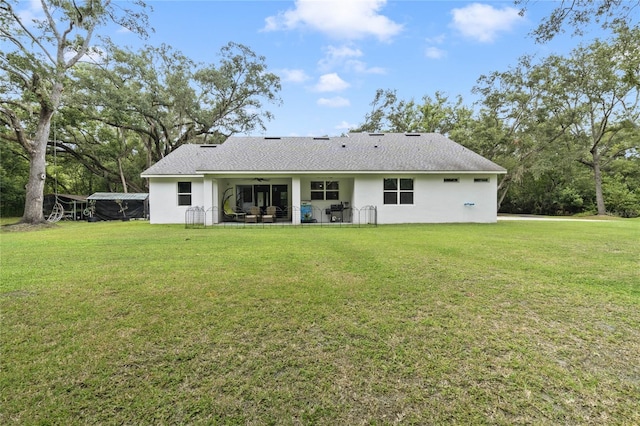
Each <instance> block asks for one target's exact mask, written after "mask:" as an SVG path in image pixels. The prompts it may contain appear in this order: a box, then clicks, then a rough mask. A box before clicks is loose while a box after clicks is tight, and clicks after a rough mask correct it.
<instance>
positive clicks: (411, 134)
mask: <svg viewBox="0 0 640 426" xmlns="http://www.w3.org/2000/svg"><path fill="white" fill-rule="evenodd" d="M404 135H405V136H420V133H405V134H404Z"/></svg>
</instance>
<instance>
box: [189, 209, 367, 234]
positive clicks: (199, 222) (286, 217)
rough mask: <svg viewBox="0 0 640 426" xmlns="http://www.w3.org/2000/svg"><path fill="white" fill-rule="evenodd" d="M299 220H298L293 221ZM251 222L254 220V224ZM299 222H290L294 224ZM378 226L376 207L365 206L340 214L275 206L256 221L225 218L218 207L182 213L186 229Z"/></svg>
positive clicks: (242, 218)
mask: <svg viewBox="0 0 640 426" xmlns="http://www.w3.org/2000/svg"><path fill="white" fill-rule="evenodd" d="M294 219H299V220H294ZM254 220H255V221H254ZM298 221H299V222H300V223H294V222H298ZM377 225H378V209H377V207H376V206H372V205H368V206H363V207H361V208H357V207H349V208H345V209H344V210H342V211H331V210H330V209H325V208H319V207H315V206H306V207H304V208H300V207H297V206H295V207H294V206H288V207H285V208H284V209H283V208H280V207H276V208H275V214H273V215H267V212H266V211H262V214H260V215H259V216H258V217H257V218H247V217H246V216H243V215H236V214H234V215H230V214H229V215H227V214H225V213H224V211H221V210H220V208H219V207H218V206H213V207H209V208H207V209H205V208H204V207H201V206H192V207H189V208H188V209H187V211H186V212H185V227H186V228H208V227H213V228H215V227H234V228H245V227H246V228H250V227H260V228H267V227H278V226H280V227H285V226H297V227H313V226H331V227H351V228H353V227H355V228H360V227H369V226H377Z"/></svg>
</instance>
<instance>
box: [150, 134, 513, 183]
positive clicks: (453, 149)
mask: <svg viewBox="0 0 640 426" xmlns="http://www.w3.org/2000/svg"><path fill="white" fill-rule="evenodd" d="M244 171H246V172H269V173H272V172H314V171H317V172H323V171H337V172H341V171H342V172H376V171H383V172H438V171H443V172H448V171H450V172H460V171H465V172H474V171H475V172H495V173H504V172H505V169H504V168H502V167H500V166H498V165H497V164H495V163H493V162H491V161H489V160H487V159H486V158H484V157H482V156H480V155H478V154H476V153H475V152H473V151H471V150H469V149H467V148H465V147H463V146H462V145H460V144H457V143H455V142H453V141H452V140H450V139H448V138H446V137H444V136H442V135H440V134H436V133H420V134H404V133H386V134H368V133H350V134H349V136H348V137H333V138H312V137H281V138H270V137H266V138H265V137H230V138H229V139H227V141H226V142H225V143H223V144H222V145H218V146H213V145H183V146H181V147H180V148H178V149H177V150H175V151H174V152H172V153H171V154H170V155H168V156H167V157H166V158H164V159H162V160H161V161H159V162H158V163H156V164H155V165H153V166H152V167H150V168H149V169H147V170H146V171H145V172H144V173H143V176H157V175H189V174H198V173H202V172H244Z"/></svg>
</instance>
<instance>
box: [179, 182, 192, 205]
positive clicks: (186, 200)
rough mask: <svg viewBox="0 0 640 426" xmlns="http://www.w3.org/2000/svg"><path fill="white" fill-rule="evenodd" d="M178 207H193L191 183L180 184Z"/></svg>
mask: <svg viewBox="0 0 640 426" xmlns="http://www.w3.org/2000/svg"><path fill="white" fill-rule="evenodd" d="M178 205H179V206H190V205H191V182H178Z"/></svg>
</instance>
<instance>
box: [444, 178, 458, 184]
mask: <svg viewBox="0 0 640 426" xmlns="http://www.w3.org/2000/svg"><path fill="white" fill-rule="evenodd" d="M444 181H445V182H447V183H451V182H458V178H444Z"/></svg>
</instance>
